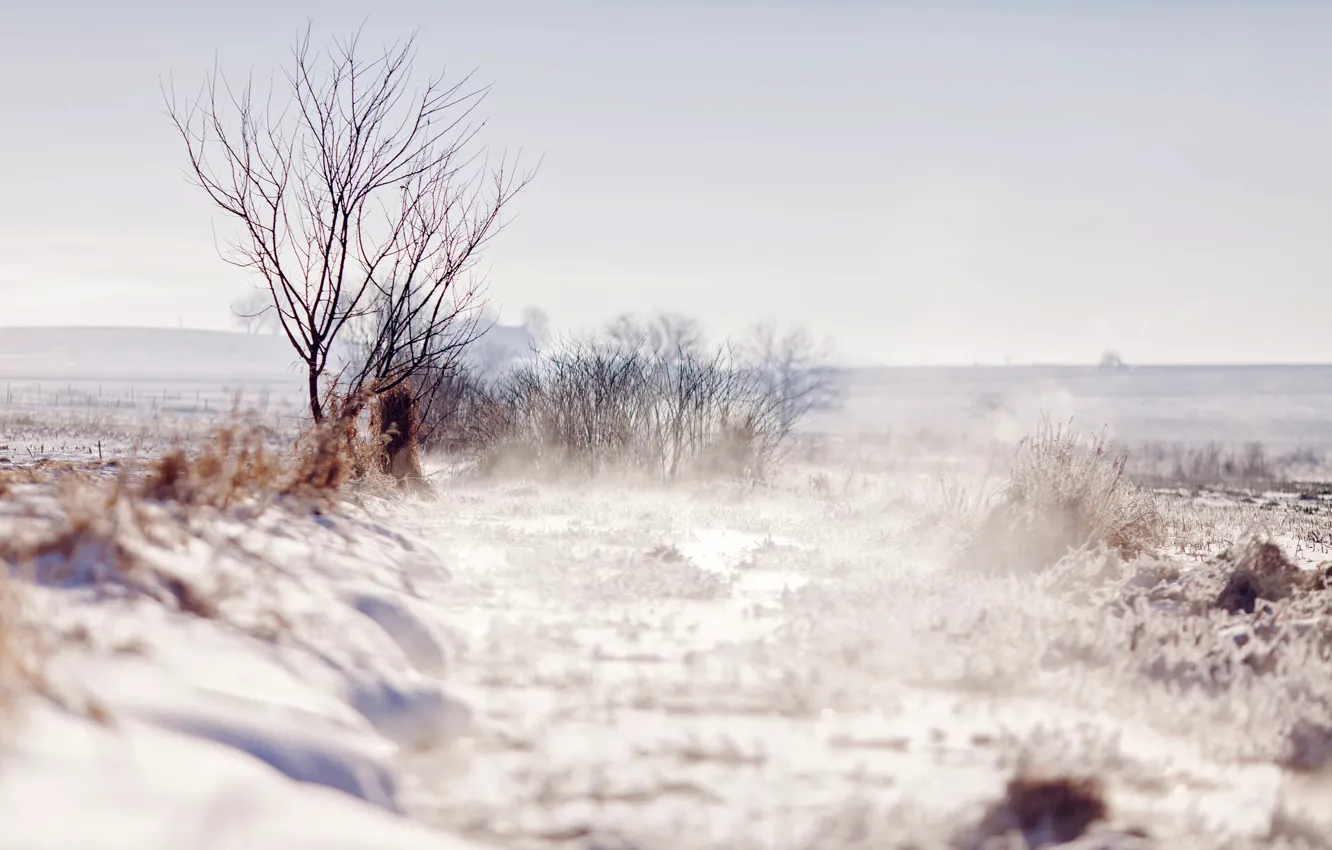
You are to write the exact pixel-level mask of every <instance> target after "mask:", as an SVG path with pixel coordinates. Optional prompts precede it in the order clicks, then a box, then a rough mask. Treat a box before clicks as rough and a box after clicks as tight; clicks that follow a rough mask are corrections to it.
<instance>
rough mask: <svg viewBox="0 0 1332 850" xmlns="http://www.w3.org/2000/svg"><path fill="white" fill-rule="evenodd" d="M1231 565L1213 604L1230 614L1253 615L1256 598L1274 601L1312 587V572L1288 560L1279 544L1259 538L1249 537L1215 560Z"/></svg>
mask: <svg viewBox="0 0 1332 850" xmlns="http://www.w3.org/2000/svg"><path fill="white" fill-rule="evenodd" d="M1217 560H1218V561H1220V562H1221V563H1222V564H1228V565H1230V566H1231V570H1230V575H1229V576H1228V577H1227V579H1226V584H1225V587H1223V588H1222V589H1221V593H1220V594H1218V596H1217V598H1216V602H1215V606H1216V607H1217V608H1220V609H1222V610H1224V611H1229V612H1231V613H1232V614H1234V613H1239V612H1241V611H1242V612H1244V613H1245V614H1252V613H1253V612H1254V609H1255V608H1256V607H1257V603H1258V600H1260V599H1262V600H1266V601H1268V602H1277V601H1279V600H1282V599H1285V598H1287V597H1288V596H1290V595H1291V594H1292V593H1293V592H1295V591H1296V590H1303V589H1308V588H1312V586H1313V584H1314V582H1315V580H1316V579H1317V576H1316V575H1311V574H1309V573H1306V572H1305V571H1304V570H1301V569H1300V568H1299V567H1297V566H1295V565H1294V564H1292V563H1291V562H1290V561H1289V560H1287V558H1286V555H1285V553H1283V552H1282V551H1281V547H1280V546H1278V545H1277V544H1275V543H1273V542H1272V541H1270V540H1267V539H1264V538H1262V537H1248V538H1245V539H1244V540H1241V541H1240V542H1239V543H1237V544H1235V545H1234V546H1232V547H1230V548H1229V549H1227V550H1226V551H1225V552H1223V553H1222V554H1221V555H1220V556H1219V557H1218V559H1217Z"/></svg>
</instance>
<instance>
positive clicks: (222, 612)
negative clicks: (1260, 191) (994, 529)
mask: <svg viewBox="0 0 1332 850" xmlns="http://www.w3.org/2000/svg"><path fill="white" fill-rule="evenodd" d="M57 414H58V412H56V411H52V412H51V414H50V415H49V416H37V417H34V418H33V419H32V420H31V422H30V425H29V426H25V427H29V428H30V429H31V430H30V432H25V434H26V436H22V438H21V439H20V438H18V437H15V436H13V432H14V430H15V427H16V426H14V424H13V422H14V420H13V419H12V418H11V419H9V420H6V421H7V422H8V424H6V425H5V426H4V427H5V428H6V429H7V430H5V432H4V433H3V434H0V445H3V446H8V448H0V458H3V460H5V461H8V463H6V464H3V465H0V469H4V468H5V467H10V468H11V469H12V468H17V467H20V466H23V467H31V466H34V465H36V464H37V463H39V462H40V461H41V459H42V458H43V457H46V458H52V457H54V459H55V460H58V461H64V462H69V463H76V464H77V465H80V466H84V467H95V466H96V464H95V462H94V458H95V449H93V450H92V451H89V447H90V446H93V445H94V444H95V443H96V441H97V440H99V439H106V440H107V443H108V444H109V443H113V442H115V440H114V439H109V438H108V434H107V433H102V432H100V431H99V430H98V429H99V428H102V427H104V424H103V422H102V421H100V420H99V421H98V422H96V423H92V425H89V423H87V422H85V423H83V424H82V425H80V422H79V420H77V419H68V418H67V419H64V420H61V419H60V418H59V415H57ZM5 415H8V416H11V417H12V416H13V415H16V414H13V412H10V413H6V414H5ZM23 415H28V416H31V415H32V412H31V411H28V412H24V413H23ZM126 416H127V417H128V418H122V419H118V420H115V421H116V422H117V423H119V424H118V425H117V427H119V428H120V429H121V430H120V431H116V433H122V436H124V439H123V440H122V441H121V443H116V446H117V447H118V449H117V450H119V447H122V443H123V445H125V446H128V445H130V444H131V443H133V444H134V445H135V446H137V447H138V448H139V449H140V450H142V451H143V452H144V453H148V454H151V453H152V451H153V450H154V447H163V446H165V445H167V444H168V443H169V438H170V433H171V432H172V430H173V428H176V429H179V428H186V427H188V428H195V427H197V423H196V421H195V418H194V417H190V418H189V419H188V421H186V420H185V419H181V420H167V419H158V420H152V419H148V418H145V417H139V418H135V417H134V416H129V415H128V414H126ZM51 421H57V422H62V423H63V424H62V425H61V426H60V427H62V428H64V429H65V430H64V431H62V432H61V433H60V434H58V435H56V436H58V437H59V439H60V446H62V447H63V448H61V449H60V450H58V451H54V450H53V451H47V450H46V448H45V444H44V443H42V442H40V441H41V440H43V439H44V437H43V434H44V433H45V432H44V431H43V429H44V428H46V427H48V425H49V423H50V422H51ZM110 430H114V429H110ZM108 433H109V431H108ZM189 433H190V434H195V433H198V432H196V431H190V432H189ZM56 436H53V437H52V438H51V444H52V446H54V444H55V439H56ZM34 440H36V441H38V442H37V443H36V445H37V446H38V448H39V449H40V450H34V449H33V448H32V447H33V445H34ZM108 451H109V446H108V445H107V444H104V445H103V453H104V454H106V453H107V452H108ZM988 461H989V457H988V449H986V450H982V449H979V448H977V445H976V444H975V443H968V444H959V445H955V446H953V447H951V448H949V447H939V446H937V445H931V446H926V445H924V444H921V443H911V442H908V441H903V440H895V441H879V442H873V441H869V440H852V441H844V442H842V441H833V442H832V443H830V444H829V445H828V446H827V447H825V449H824V450H822V451H820V452H802V453H800V454H798V455H797V456H795V457H793V458H792V459H791V462H790V463H789V464H788V465H787V467H786V468H785V469H784V470H783V471H782V473H781V474H780V475H779V476H778V477H777V478H776V479H775V480H774V481H772V482H770V483H768V484H764V485H750V484H741V483H731V482H701V483H690V484H682V485H679V486H676V487H646V486H629V485H624V484H616V483H612V482H605V483H600V484H595V485H590V486H574V485H571V484H560V483H551V482H535V481H518V480H489V481H487V480H469V479H461V478H454V477H446V476H442V475H441V476H440V477H439V478H438V479H437V480H438V484H439V491H440V493H439V496H438V498H435V499H410V500H403V499H399V498H396V497H382V498H379V497H374V496H365V497H362V498H360V499H358V500H357V503H355V504H353V503H344V504H340V505H338V506H337V507H335V508H329V509H325V510H321V511H313V510H311V509H309V508H308V507H299V508H298V507H295V506H293V505H286V504H278V503H274V504H266V505H258V506H256V505H243V506H240V507H236V508H231V509H228V510H226V511H213V510H211V509H199V510H195V511H189V512H181V511H179V510H177V509H174V508H172V507H171V506H162V505H155V504H146V505H138V506H132V505H130V504H129V503H127V502H125V503H118V506H117V507H114V508H110V509H108V508H106V507H105V506H104V504H103V503H92V502H86V501H81V500H86V499H88V498H91V497H89V496H88V495H87V493H89V492H96V491H91V490H87V489H86V488H85V489H84V490H77V489H76V490H64V491H62V490H60V489H59V482H55V483H51V482H48V483H44V484H25V483H19V484H11V485H9V486H8V492H7V494H6V495H5V497H4V499H3V500H2V501H0V539H5V540H9V541H15V540H22V539H26V536H28V535H40V534H41V533H43V529H47V528H50V527H52V525H51V524H52V523H54V524H57V525H58V524H59V522H61V521H62V520H61V519H60V518H61V517H67V516H69V515H70V514H71V511H73V512H74V514H75V515H79V516H85V517H86V516H89V515H91V516H96V517H101V518H102V520H104V522H102V523H101V524H98V522H89V523H87V524H85V526H82V527H81V528H82V534H81V535H78V536H76V537H75V538H74V540H75V541H81V543H80V545H77V546H75V545H69V546H65V547H63V548H62V547H57V549H56V551H54V552H52V553H50V554H48V556H47V557H46V558H45V559H44V560H42V561H40V562H39V563H38V564H37V567H36V568H37V569H38V570H39V572H40V575H38V576H37V577H38V578H40V579H41V581H39V582H31V581H26V580H21V581H14V582H13V585H14V586H16V587H17V588H18V589H19V590H20V591H21V592H22V600H21V601H22V608H23V621H24V626H23V628H22V629H21V630H18V634H17V636H13V635H11V637H10V640H11V641H16V642H18V643H19V644H20V648H21V650H22V652H25V653H26V652H28V651H29V649H31V650H32V652H33V653H34V655H33V656H32V658H33V659H35V661H34V660H30V662H29V663H30V667H31V668H32V670H33V671H34V673H35V674H36V675H37V676H38V681H36V682H35V683H33V682H29V684H32V685H33V690H34V691H36V693H37V694H38V695H36V696H33V695H29V696H26V697H24V698H23V699H21V700H20V702H19V704H18V709H17V711H16V712H14V713H12V714H10V715H9V716H8V718H7V720H5V722H4V727H3V731H2V732H0V737H2V738H3V739H4V741H5V749H4V750H3V753H2V754H0V836H3V839H0V846H3V847H5V848H14V850H26V849H27V848H53V850H54V848H59V850H66V849H67V848H68V850H74V848H79V850H83V848H120V847H124V848H136V850H138V848H153V849H154V850H156V848H162V850H166V848H180V847H207V848H231V847H234V848H334V847H336V848H399V847H401V848H418V847H419V848H448V847H460V848H461V847H569V848H573V847H577V848H589V849H590V848H602V850H611V848H641V850H657V848H679V847H691V848H713V847H715V848H751V847H752V848H760V847H761V848H816V847H817V848H824V847H828V848H843V847H867V848H868V847H886V846H907V845H908V844H911V846H921V847H945V846H979V845H978V844H977V843H976V841H975V840H974V839H976V838H977V837H978V836H982V837H983V834H984V832H985V830H983V829H982V830H980V832H979V833H977V832H976V828H977V826H978V825H979V824H980V823H981V822H982V820H983V819H984V817H985V814H986V810H987V807H989V806H991V805H992V804H994V803H995V802H996V801H998V800H1000V799H1001V798H1002V797H1003V795H1004V786H1005V783H1006V782H1007V781H1008V780H1009V779H1010V778H1011V777H1012V776H1013V775H1014V774H1015V773H1016V772H1018V771H1020V770H1034V771H1043V772H1047V773H1051V774H1057V775H1061V774H1071V775H1078V776H1095V777H1097V778H1098V779H1099V780H1100V781H1101V782H1102V783H1103V784H1104V786H1105V792H1104V793H1105V797H1106V798H1107V800H1108V803H1109V806H1110V814H1109V818H1108V821H1107V823H1105V824H1104V825H1102V827H1101V828H1100V832H1099V836H1100V837H1099V838H1098V839H1097V840H1099V841H1101V842H1102V843H1101V844H1093V845H1086V846H1121V847H1130V846H1146V845H1147V844H1148V842H1152V843H1151V844H1150V846H1160V847H1215V846H1222V845H1223V844H1225V843H1227V842H1229V844H1230V846H1326V844H1319V843H1318V842H1319V841H1322V840H1323V839H1322V836H1323V835H1324V834H1327V833H1328V832H1332V816H1329V815H1328V814H1327V813H1328V812H1332V808H1330V807H1329V806H1328V805H1327V801H1328V800H1329V799H1332V773H1329V769H1328V767H1326V766H1325V765H1324V763H1323V761H1321V760H1319V758H1318V757H1317V753H1318V752H1319V750H1318V747H1319V746H1321V745H1324V744H1320V741H1321V740H1322V739H1318V740H1314V741H1313V742H1312V743H1309V742H1308V741H1306V740H1305V739H1307V738H1309V737H1310V736H1313V737H1314V738H1317V736H1318V735H1320V734H1321V735H1323V736H1324V737H1326V742H1332V735H1329V734H1328V733H1327V730H1328V729H1332V662H1329V661H1328V660H1326V658H1325V655H1326V653H1324V652H1322V651H1321V650H1320V649H1319V647H1321V646H1322V645H1323V644H1322V643H1320V642H1319V641H1320V640H1321V639H1322V638H1321V637H1320V636H1322V635H1324V634H1325V628H1324V625H1323V623H1322V620H1323V619H1324V615H1323V613H1322V611H1321V609H1319V610H1315V609H1309V608H1308V606H1309V605H1315V604H1322V603H1321V601H1320V600H1321V597H1317V598H1313V597H1311V600H1312V601H1309V600H1306V601H1305V602H1302V603H1300V604H1301V605H1305V607H1304V608H1301V607H1298V606H1297V605H1295V604H1294V603H1292V604H1291V606H1288V607H1286V608H1280V606H1278V607H1279V610H1278V611H1277V613H1276V614H1274V615H1272V617H1273V622H1276V623H1277V624H1278V625H1279V626H1280V629H1278V630H1277V632H1273V633H1275V634H1278V635H1279V636H1278V637H1277V638H1272V637H1270V634H1269V632H1263V633H1262V634H1261V635H1260V634H1259V631H1258V630H1257V629H1256V627H1254V626H1252V625H1251V623H1250V620H1246V619H1245V618H1243V617H1239V616H1235V617H1232V616H1231V615H1228V614H1225V613H1224V612H1219V611H1211V612H1209V611H1203V612H1201V613H1194V614H1188V615H1186V614H1183V613H1179V612H1180V611H1183V610H1184V609H1185V608H1187V606H1188V603H1189V600H1191V599H1194V598H1202V597H1201V596H1199V595H1198V594H1204V595H1205V594H1206V593H1210V592H1214V591H1213V590H1211V589H1210V588H1211V585H1210V584H1208V582H1212V581H1213V580H1214V578H1215V574H1216V568H1215V566H1214V565H1209V563H1208V559H1209V558H1212V557H1214V556H1215V555H1216V554H1217V553H1218V552H1220V551H1221V550H1223V549H1224V548H1225V547H1226V546H1227V545H1229V544H1230V543H1231V542H1233V541H1235V540H1237V539H1239V538H1240V537H1241V536H1242V535H1243V534H1245V533H1248V532H1252V531H1267V532H1270V533H1271V534H1273V535H1274V539H1275V541H1276V542H1278V543H1279V544H1280V545H1281V547H1282V549H1283V550H1284V551H1285V552H1286V554H1287V555H1289V556H1290V557H1291V558H1292V559H1293V560H1295V561H1296V562H1297V563H1298V564H1299V565H1300V566H1301V567H1303V568H1305V569H1307V570H1310V571H1312V570H1314V569H1316V568H1317V567H1318V565H1319V564H1320V563H1321V562H1322V561H1323V560H1324V558H1328V557H1332V556H1329V555H1328V554H1327V548H1328V546H1329V545H1332V536H1330V532H1332V514H1330V513H1329V508H1330V507H1332V506H1330V505H1329V503H1328V501H1327V500H1325V499H1320V498H1318V497H1317V494H1316V493H1314V494H1311V495H1310V494H1306V496H1305V497H1304V498H1300V497H1297V496H1295V495H1291V494H1286V493H1282V492H1271V493H1255V494H1253V495H1251V496H1249V495H1243V494H1235V493H1223V492H1213V493H1201V494H1195V493H1192V492H1189V493H1187V494H1174V495H1172V494H1170V493H1162V494H1161V496H1160V498H1161V501H1162V504H1163V507H1164V509H1165V511H1166V514H1167V517H1168V519H1169V521H1170V524H1171V532H1170V537H1169V540H1168V542H1167V545H1166V546H1165V547H1164V548H1163V550H1162V552H1161V553H1160V555H1161V557H1160V558H1144V559H1140V560H1138V561H1135V562H1132V563H1127V564H1126V563H1122V562H1120V561H1119V560H1118V559H1116V558H1113V557H1109V556H1097V555H1090V556H1086V557H1084V558H1082V559H1080V560H1078V561H1076V562H1075V563H1070V564H1065V565H1063V568H1062V569H1060V570H1056V571H1053V572H1049V573H1045V574H1041V575H1036V574H1033V575H1029V576H1017V577H1015V576H994V575H989V574H987V573H985V572H984V571H981V570H977V569H975V567H976V566H977V565H975V564H972V563H970V562H968V561H966V560H960V559H959V552H960V545H961V542H962V539H963V534H962V531H963V526H964V525H965V520H966V519H967V518H966V517H962V516H957V515H954V514H952V513H949V511H947V510H941V507H940V506H941V505H942V504H944V503H946V502H947V500H946V499H945V498H944V497H943V494H942V491H941V484H940V480H941V476H942V477H943V480H951V478H950V477H951V476H956V479H957V480H959V481H962V482H967V483H970V484H978V483H979V482H980V481H981V480H982V479H981V474H982V473H983V472H984V470H985V469H986V467H987V464H988ZM102 472H103V473H104V474H106V475H112V474H114V470H102ZM80 493H82V494H83V495H79V494H80ZM80 512H82V513H80ZM11 545H14V544H12V543H11ZM113 559H115V560H117V562H118V563H120V564H121V565H122V570H121V573H122V574H123V575H120V576H117V577H114V578H115V579H116V580H108V579H109V578H112V577H109V576H108V575H107V574H106V569H105V565H106V564H107V563H108V562H109V561H111V560H113ZM126 576H128V578H127V579H126V578H125V577H126ZM1198 588H1202V589H1201V590H1199V589H1198ZM1297 626H1298V629H1297V628H1296V627H1297ZM1281 629H1284V631H1282V630H1281ZM1246 630H1247V631H1246ZM1297 631H1298V634H1299V635H1300V636H1304V635H1306V634H1308V635H1313V636H1314V637H1313V638H1310V639H1308V640H1303V638H1302V637H1301V639H1299V640H1296V639H1295V638H1293V637H1291V639H1290V640H1286V638H1287V637H1290V636H1292V635H1295V634H1296V632H1297ZM1241 633H1242V634H1244V635H1247V637H1245V638H1244V639H1243V640H1238V639H1237V637H1236V636H1237V635H1239V634H1241ZM1315 638H1317V639H1315ZM1267 641H1271V645H1270V650H1271V652H1270V655H1269V656H1266V657H1267V658H1269V660H1270V664H1269V665H1268V666H1261V665H1255V664H1254V663H1253V662H1252V657H1251V656H1243V655H1242V653H1240V648H1242V647H1243V646H1248V647H1249V649H1250V650H1251V649H1252V648H1253V646H1254V645H1259V644H1261V645H1262V646H1265V647H1266V646H1268V643H1266V642H1267ZM3 654H4V653H3V651H2V650H0V656H2V655H3ZM25 657H26V656H25ZM1260 666H1261V669H1259V667H1260ZM0 696H2V695H0ZM1320 724H1323V725H1320ZM1292 741H1304V743H1305V744H1306V746H1305V747H1304V749H1305V750H1306V751H1307V750H1310V749H1311V748H1312V750H1313V751H1314V755H1313V756H1309V757H1307V758H1305V760H1304V761H1302V762H1300V761H1299V760H1298V759H1295V760H1292V757H1291V754H1290V749H1291V747H1292ZM1326 742H1325V746H1326V748H1327V749H1328V753H1329V754H1332V743H1326ZM1297 762H1298V763H1297ZM1032 834H1033V833H1029V835H1032ZM1144 834H1145V835H1149V836H1151V838H1150V839H1148V838H1144V837H1143V835H1144ZM1283 842H1284V843H1283ZM1301 842H1304V844H1303V845H1301ZM1002 846H1017V845H1007V844H1006V845H1002Z"/></svg>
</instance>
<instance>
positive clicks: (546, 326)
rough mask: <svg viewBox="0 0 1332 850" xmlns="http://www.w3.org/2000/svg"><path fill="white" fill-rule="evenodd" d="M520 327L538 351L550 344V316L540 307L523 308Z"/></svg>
mask: <svg viewBox="0 0 1332 850" xmlns="http://www.w3.org/2000/svg"><path fill="white" fill-rule="evenodd" d="M521 325H522V329H523V330H525V331H527V335H528V336H529V337H531V339H532V344H533V345H534V346H536V347H537V348H538V349H540V348H542V347H543V346H545V345H546V343H548V342H550V316H548V315H546V311H545V310H542V309H541V308H540V307H530V306H529V307H524V308H523V313H522V319H521Z"/></svg>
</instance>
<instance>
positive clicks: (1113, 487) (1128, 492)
mask: <svg viewBox="0 0 1332 850" xmlns="http://www.w3.org/2000/svg"><path fill="white" fill-rule="evenodd" d="M1126 463H1127V455H1126V454H1124V453H1123V452H1122V451H1121V450H1119V449H1118V448H1116V447H1114V446H1113V445H1111V444H1110V443H1108V442H1107V440H1106V438H1105V436H1104V435H1100V436H1096V437H1088V436H1085V435H1082V434H1080V433H1078V432H1076V431H1074V430H1072V428H1071V427H1064V426H1056V425H1052V424H1051V423H1049V422H1048V421H1047V422H1045V423H1043V424H1042V425H1041V427H1040V428H1038V429H1037V431H1036V433H1034V434H1032V435H1031V436H1029V437H1027V438H1025V439H1023V440H1022V442H1021V443H1019V445H1018V449H1017V452H1016V453H1015V455H1014V457H1013V462H1012V467H1011V470H1010V475H1009V482H1008V485H1007V487H1005V488H1004V490H1003V491H1002V494H1001V496H1000V499H999V503H998V504H997V505H996V506H995V507H994V509H993V510H992V511H991V512H990V514H989V515H988V516H987V517H986V519H985V521H984V522H983V523H982V524H981V527H980V529H979V530H978V532H977V534H976V536H975V539H974V540H973V541H972V545H971V546H970V547H969V549H968V551H967V558H968V560H969V561H971V562H983V563H985V562H987V563H988V564H990V565H992V566H996V567H998V568H1000V569H1007V570H1012V569H1017V568H1023V567H1026V568H1040V569H1043V568H1045V567H1048V566H1050V565H1052V564H1054V563H1056V562H1057V561H1059V560H1060V558H1062V557H1064V556H1065V555H1066V554H1067V553H1068V552H1069V551H1071V550H1077V549H1084V548H1091V547H1096V546H1104V547H1107V548H1109V549H1112V550H1114V551H1116V552H1118V553H1119V554H1121V555H1123V556H1125V557H1132V556H1134V555H1138V554H1140V553H1143V552H1147V551H1150V550H1151V549H1153V548H1154V547H1156V546H1158V545H1159V544H1160V542H1161V540H1162V539H1163V521H1162V518H1161V514H1160V511H1159V510H1158V508H1157V505H1156V500H1155V498H1154V497H1153V495H1152V493H1151V492H1150V491H1147V490H1142V489H1139V488H1138V487H1137V486H1135V485H1134V484H1133V483H1132V482H1131V481H1129V479H1128V477H1127V476H1126V475H1125V465H1126Z"/></svg>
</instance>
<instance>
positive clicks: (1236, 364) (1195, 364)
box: [0, 325, 1332, 372]
mask: <svg viewBox="0 0 1332 850" xmlns="http://www.w3.org/2000/svg"><path fill="white" fill-rule="evenodd" d="M505 327H520V326H518V325H506V326H505ZM5 331H126V332H135V331H154V332H164V333H208V334H225V335H228V336H235V337H242V338H245V337H272V338H274V339H280V340H285V339H286V338H285V337H284V336H283V335H282V334H280V333H246V332H245V331H243V330H236V329H222V328H189V327H170V326H166V325H0V333H3V332H5ZM1209 367H1210V368H1230V369H1253V368H1279V367H1286V368H1298V367H1332V360H1329V361H1316V360H1250V361H1242V360H1207V361H1143V362H1141V363H1135V362H1127V363H1124V364H1123V365H1121V366H1111V367H1108V366H1101V365H1100V363H1099V361H1093V360H1086V361H1042V360H1031V361H1024V362H1011V363H1009V362H1005V363H998V362H983V361H975V360H972V361H957V362H933V363H890V362H883V361H872V362H863V361H862V362H857V363H850V364H838V365H837V366H836V367H835V368H838V369H842V370H847V371H854V370H857V369H1033V368H1042V369H1097V370H1100V371H1106V372H1116V371H1125V372H1131V371H1133V370H1134V369H1171V368H1175V369H1178V368H1209Z"/></svg>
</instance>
